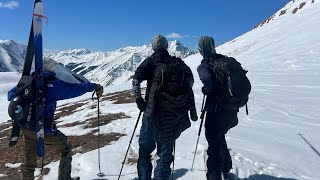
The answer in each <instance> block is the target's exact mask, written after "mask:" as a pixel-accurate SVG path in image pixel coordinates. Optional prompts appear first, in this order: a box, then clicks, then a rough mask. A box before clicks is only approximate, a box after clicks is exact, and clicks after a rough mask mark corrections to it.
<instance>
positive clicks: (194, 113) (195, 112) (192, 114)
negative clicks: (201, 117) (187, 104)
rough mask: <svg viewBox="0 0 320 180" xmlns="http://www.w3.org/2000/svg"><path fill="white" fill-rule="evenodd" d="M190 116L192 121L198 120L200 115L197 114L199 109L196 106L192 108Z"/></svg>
mask: <svg viewBox="0 0 320 180" xmlns="http://www.w3.org/2000/svg"><path fill="white" fill-rule="evenodd" d="M190 118H191V120H192V121H197V120H198V115H197V111H196V109H195V108H192V109H190Z"/></svg>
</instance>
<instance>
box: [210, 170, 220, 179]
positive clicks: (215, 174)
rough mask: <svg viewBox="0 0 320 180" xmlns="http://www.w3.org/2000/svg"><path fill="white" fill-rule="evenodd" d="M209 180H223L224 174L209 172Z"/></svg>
mask: <svg viewBox="0 0 320 180" xmlns="http://www.w3.org/2000/svg"><path fill="white" fill-rule="evenodd" d="M207 180H222V173H221V172H217V171H212V172H209V171H208V172H207Z"/></svg>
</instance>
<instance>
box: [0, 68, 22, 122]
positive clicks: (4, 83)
mask: <svg viewBox="0 0 320 180" xmlns="http://www.w3.org/2000/svg"><path fill="white" fill-rule="evenodd" d="M20 77H21V74H20V73H17V72H0V82H1V83H0V123H2V122H6V121H8V120H9V115H8V105H9V102H8V100H7V92H8V91H9V90H10V89H11V88H13V87H14V86H15V85H17V83H18V81H19V79H20Z"/></svg>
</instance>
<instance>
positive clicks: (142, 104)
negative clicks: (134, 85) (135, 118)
mask: <svg viewBox="0 0 320 180" xmlns="http://www.w3.org/2000/svg"><path fill="white" fill-rule="evenodd" d="M136 103H137V106H138V108H139V110H140V111H145V110H146V107H147V103H146V101H145V100H144V99H143V98H142V97H140V98H137V99H136Z"/></svg>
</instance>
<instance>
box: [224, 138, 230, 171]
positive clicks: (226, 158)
mask: <svg viewBox="0 0 320 180" xmlns="http://www.w3.org/2000/svg"><path fill="white" fill-rule="evenodd" d="M222 151H223V154H224V161H223V172H224V173H228V172H229V171H230V170H231V169H232V160H231V156H230V152H229V149H228V145H227V142H226V139H225V136H224V137H223V139H222Z"/></svg>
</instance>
